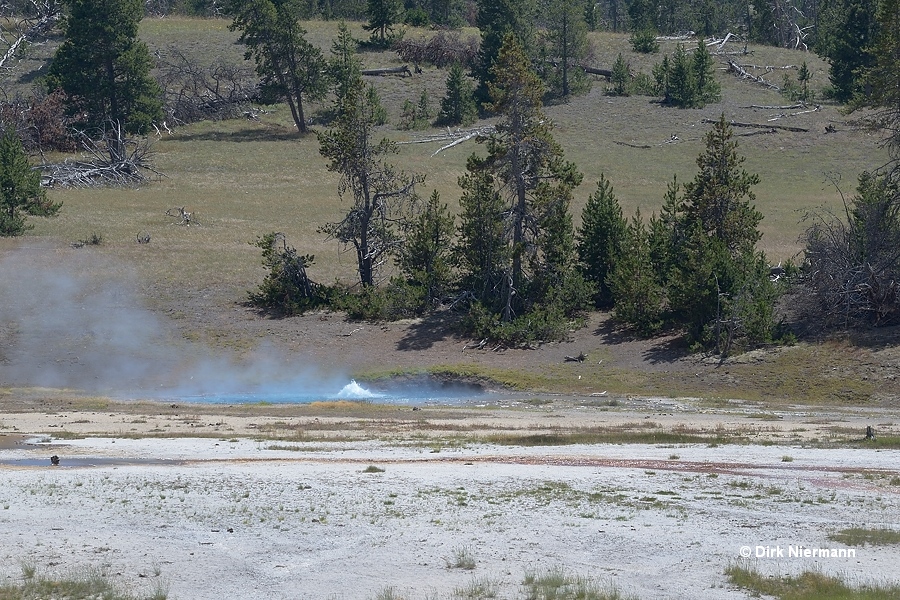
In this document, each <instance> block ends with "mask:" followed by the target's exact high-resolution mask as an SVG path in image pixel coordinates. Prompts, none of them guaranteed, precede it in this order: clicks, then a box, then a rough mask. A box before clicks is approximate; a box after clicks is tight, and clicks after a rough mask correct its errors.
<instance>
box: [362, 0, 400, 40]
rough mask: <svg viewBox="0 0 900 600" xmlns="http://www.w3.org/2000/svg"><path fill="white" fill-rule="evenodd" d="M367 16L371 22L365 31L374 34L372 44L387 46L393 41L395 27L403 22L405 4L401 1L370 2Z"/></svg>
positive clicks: (374, 0) (378, 0)
mask: <svg viewBox="0 0 900 600" xmlns="http://www.w3.org/2000/svg"><path fill="white" fill-rule="evenodd" d="M366 6H367V9H366V14H368V16H369V22H368V23H367V24H365V25H363V29H365V30H366V31H371V32H372V42H373V43H375V44H378V45H380V46H387V45H388V44H389V43H390V42H391V39H392V37H393V36H392V34H393V31H394V25H396V24H397V23H399V22H400V21H401V20H402V15H403V3H402V2H401V1H400V0H368V2H367V5H366Z"/></svg>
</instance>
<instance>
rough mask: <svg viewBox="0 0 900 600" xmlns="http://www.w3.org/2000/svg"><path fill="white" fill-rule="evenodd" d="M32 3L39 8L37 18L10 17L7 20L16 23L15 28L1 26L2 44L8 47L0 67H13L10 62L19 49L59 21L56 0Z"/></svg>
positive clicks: (0, 60)
mask: <svg viewBox="0 0 900 600" xmlns="http://www.w3.org/2000/svg"><path fill="white" fill-rule="evenodd" d="M31 4H32V5H33V6H34V8H35V9H36V10H37V15H38V16H37V18H36V19H35V18H30V19H27V18H26V19H21V20H15V19H8V20H7V21H6V22H7V23H11V24H14V28H13V29H12V30H9V31H5V30H3V29H2V28H0V44H3V46H5V47H6V49H5V50H3V55H2V56H0V69H4V70H10V68H11V67H10V66H9V64H8V63H9V62H10V60H11V59H12V58H13V57H15V56H16V54H17V53H18V52H19V50H21V49H22V48H23V47H24V46H25V45H27V44H28V43H33V42H34V40H35V39H36V38H37V37H38V36H41V35H44V34H46V33H47V32H48V31H50V30H51V29H53V27H54V26H55V25H56V23H57V21H59V17H60V13H59V7H58V6H57V4H56V2H53V1H45V2H39V1H38V0H33V1H32V3H31Z"/></svg>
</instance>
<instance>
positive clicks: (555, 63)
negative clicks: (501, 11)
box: [544, 0, 591, 98]
mask: <svg viewBox="0 0 900 600" xmlns="http://www.w3.org/2000/svg"><path fill="white" fill-rule="evenodd" d="M582 4H583V2H582V0H548V1H547V2H546V4H545V5H544V14H545V17H546V19H547V26H546V27H547V30H546V34H545V42H546V45H547V56H548V57H549V58H550V59H551V61H550V62H548V63H547V64H549V65H551V66H552V67H553V68H552V70H551V74H550V77H548V78H547V87H548V88H549V92H550V95H551V96H554V97H559V98H568V97H569V96H571V95H575V94H583V93H587V92H588V91H590V89H591V81H590V79H588V77H587V75H586V74H585V72H584V69H582V68H581V67H580V64H581V63H582V62H583V61H584V60H585V58H586V57H587V52H588V40H587V24H586V23H585V22H584V10H583V8H582Z"/></svg>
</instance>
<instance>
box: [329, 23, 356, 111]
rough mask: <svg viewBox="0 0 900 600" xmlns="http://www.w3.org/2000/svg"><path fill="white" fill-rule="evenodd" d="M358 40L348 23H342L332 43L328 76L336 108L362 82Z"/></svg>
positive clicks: (338, 108) (338, 107)
mask: <svg viewBox="0 0 900 600" xmlns="http://www.w3.org/2000/svg"><path fill="white" fill-rule="evenodd" d="M356 46H357V43H356V40H354V39H353V36H352V35H351V34H350V28H349V27H348V26H347V23H346V22H344V21H341V22H340V23H339V24H338V31H337V35H336V36H335V38H334V39H333V40H332V41H331V58H330V59H329V60H328V75H329V77H330V78H331V81H332V83H333V85H334V96H335V106H336V107H337V110H338V111H339V110H340V106H341V104H342V103H343V101H344V98H346V97H347V95H348V94H349V92H350V90H352V89H354V88H355V87H356V86H357V85H359V82H360V81H361V80H362V70H361V69H362V68H361V67H360V64H359V59H357V58H356Z"/></svg>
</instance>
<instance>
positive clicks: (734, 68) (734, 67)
mask: <svg viewBox="0 0 900 600" xmlns="http://www.w3.org/2000/svg"><path fill="white" fill-rule="evenodd" d="M728 70H729V71H730V72H732V73H734V74H735V75H737V76H738V77H740V78H741V79H750V80H751V81H754V82H756V83H758V84H760V85H764V86H765V87H767V88H769V89H771V90H775V91H776V92H780V91H781V88H780V87H778V86H777V85H775V84H774V83H769V82H768V81H766V80H765V79H763V78H762V77H760V76H756V75H753V74H751V73H748V72H747V71H746V70H745V69H744V68H743V67H742V66H741V65H739V64H737V63H736V62H734V61H733V60H729V61H728Z"/></svg>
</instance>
